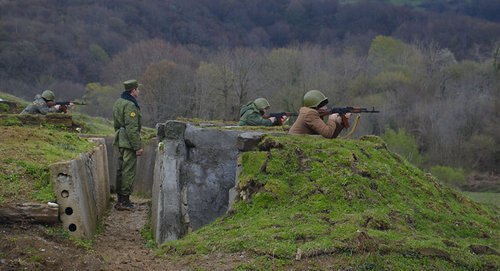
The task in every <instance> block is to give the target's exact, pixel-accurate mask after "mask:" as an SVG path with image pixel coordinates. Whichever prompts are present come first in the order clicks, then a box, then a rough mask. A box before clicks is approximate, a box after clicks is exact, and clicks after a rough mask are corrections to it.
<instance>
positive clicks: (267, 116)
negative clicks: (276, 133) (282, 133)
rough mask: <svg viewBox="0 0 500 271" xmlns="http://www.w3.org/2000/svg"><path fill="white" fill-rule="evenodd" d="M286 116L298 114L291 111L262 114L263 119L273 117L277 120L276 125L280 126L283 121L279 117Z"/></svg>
mask: <svg viewBox="0 0 500 271" xmlns="http://www.w3.org/2000/svg"><path fill="white" fill-rule="evenodd" d="M283 116H287V117H296V116H298V114H297V113H292V112H279V113H269V115H264V116H262V117H263V118H265V119H268V118H270V117H275V118H276V119H277V120H278V125H279V126H282V125H283V122H282V121H281V117H283Z"/></svg>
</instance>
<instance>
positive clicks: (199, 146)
mask: <svg viewBox="0 0 500 271" xmlns="http://www.w3.org/2000/svg"><path fill="white" fill-rule="evenodd" d="M156 127H157V138H159V139H161V140H159V143H158V147H157V155H156V162H155V174H154V184H153V201H152V204H153V206H152V211H153V214H152V228H153V232H154V235H155V239H156V242H157V243H158V244H161V243H163V242H165V241H169V240H174V239H178V238H180V237H182V236H183V235H185V234H186V233H188V232H190V231H192V230H196V229H198V228H200V227H202V226H204V225H206V224H208V223H210V222H212V221H214V220H215V219H216V218H217V217H219V216H221V215H223V214H225V212H226V211H227V210H228V208H229V206H230V204H231V203H232V201H233V200H234V197H235V193H237V192H236V190H235V189H234V187H235V186H236V184H237V172H238V171H237V170H238V165H237V160H238V159H237V157H238V155H239V154H240V153H241V152H242V151H243V150H250V149H253V148H255V146H257V144H258V142H259V141H260V140H261V138H262V133H258V132H255V133H248V132H246V131H240V130H226V129H214V128H197V127H194V126H192V125H189V124H187V123H184V122H181V121H167V122H166V123H164V124H159V125H157V126H156ZM242 134H245V135H243V136H241V135H242Z"/></svg>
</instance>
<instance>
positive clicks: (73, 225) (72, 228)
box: [68, 224, 76, 232]
mask: <svg viewBox="0 0 500 271" xmlns="http://www.w3.org/2000/svg"><path fill="white" fill-rule="evenodd" d="M68 229H69V231H71V232H73V231H76V225H75V224H70V225H69V227H68Z"/></svg>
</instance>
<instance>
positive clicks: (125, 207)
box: [121, 195, 135, 211]
mask: <svg viewBox="0 0 500 271" xmlns="http://www.w3.org/2000/svg"><path fill="white" fill-rule="evenodd" d="M121 208H122V209H123V210H127V211H135V206H134V204H132V202H130V198H129V196H128V195H127V196H123V202H122V204H121Z"/></svg>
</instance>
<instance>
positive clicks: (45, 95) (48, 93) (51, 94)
mask: <svg viewBox="0 0 500 271" xmlns="http://www.w3.org/2000/svg"><path fill="white" fill-rule="evenodd" d="M42 98H44V99H45V100H47V101H54V100H55V99H56V96H55V95H54V92H52V91H50V90H48V89H47V90H44V91H43V92H42Z"/></svg>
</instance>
